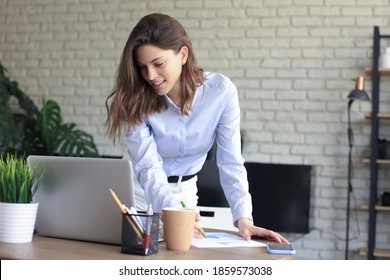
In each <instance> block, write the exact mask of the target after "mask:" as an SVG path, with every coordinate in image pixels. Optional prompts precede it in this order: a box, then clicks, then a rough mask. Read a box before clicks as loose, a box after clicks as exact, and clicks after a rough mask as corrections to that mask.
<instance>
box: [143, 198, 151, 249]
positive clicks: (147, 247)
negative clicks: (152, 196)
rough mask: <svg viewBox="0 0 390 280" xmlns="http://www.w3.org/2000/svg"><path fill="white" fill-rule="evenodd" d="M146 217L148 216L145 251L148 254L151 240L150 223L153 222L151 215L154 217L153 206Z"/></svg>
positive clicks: (149, 208)
mask: <svg viewBox="0 0 390 280" xmlns="http://www.w3.org/2000/svg"><path fill="white" fill-rule="evenodd" d="M146 215H147V219H146V229H145V236H144V249H145V253H146V254H148V251H149V239H150V223H151V222H152V218H151V215H153V208H152V205H151V204H149V207H148V210H147V212H146Z"/></svg>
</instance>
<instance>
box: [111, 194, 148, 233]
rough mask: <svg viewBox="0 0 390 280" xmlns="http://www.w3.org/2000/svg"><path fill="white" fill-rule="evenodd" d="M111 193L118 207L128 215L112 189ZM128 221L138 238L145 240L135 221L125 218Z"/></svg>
mask: <svg viewBox="0 0 390 280" xmlns="http://www.w3.org/2000/svg"><path fill="white" fill-rule="evenodd" d="M110 193H111V196H112V197H113V198H114V200H115V202H116V204H118V207H119V209H120V210H121V212H122V214H125V215H126V214H127V211H126V209H125V208H124V207H123V206H122V205H123V204H122V203H121V201H120V200H119V198H118V197H117V195H116V194H115V193H114V191H113V190H112V189H111V188H110ZM125 217H126V219H127V221H128V222H129V224H130V226H131V227H132V228H133V230H134V232H135V233H136V234H137V236H138V238H139V239H141V240H143V236H142V234H141V233H140V232H139V229H138V228H137V226H136V224H135V223H133V221H132V220H131V219H130V217H129V216H127V215H126V216H125Z"/></svg>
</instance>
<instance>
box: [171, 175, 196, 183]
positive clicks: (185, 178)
mask: <svg viewBox="0 0 390 280" xmlns="http://www.w3.org/2000/svg"><path fill="white" fill-rule="evenodd" d="M195 176H196V174H194V175H188V176H182V177H181V181H182V182H184V181H187V180H189V179H192V178H194V177H195ZM179 177H180V176H169V177H168V183H177V182H178V181H179Z"/></svg>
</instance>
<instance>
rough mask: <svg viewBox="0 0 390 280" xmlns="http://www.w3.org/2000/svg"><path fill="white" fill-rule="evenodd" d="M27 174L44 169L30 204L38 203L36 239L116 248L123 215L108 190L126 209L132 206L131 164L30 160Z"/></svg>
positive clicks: (52, 158) (73, 159)
mask: <svg viewBox="0 0 390 280" xmlns="http://www.w3.org/2000/svg"><path fill="white" fill-rule="evenodd" d="M27 161H28V164H29V167H30V169H31V168H32V167H33V166H34V165H35V164H37V163H38V162H40V164H44V165H45V167H46V171H45V174H44V179H43V182H42V185H41V186H40V187H39V188H38V191H37V192H36V193H35V195H34V197H33V200H34V201H36V202H38V203H39V206H38V213H37V220H36V231H37V233H38V234H39V235H43V236H49V237H57V238H66V239H76V240H83V241H92V242H100V243H108V244H120V243H121V233H122V214H121V211H120V209H119V207H118V204H116V202H115V200H114V199H113V197H112V196H111V193H110V191H109V189H110V188H111V189H112V190H113V191H114V192H115V194H116V195H117V196H118V198H119V199H120V201H121V202H122V203H123V204H125V205H126V206H127V207H131V206H135V205H134V204H135V202H134V188H133V178H132V168H131V164H130V161H128V160H124V159H113V158H82V157H57V156H29V157H28V160H27Z"/></svg>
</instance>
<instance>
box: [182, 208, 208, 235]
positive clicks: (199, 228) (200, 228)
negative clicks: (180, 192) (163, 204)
mask: <svg viewBox="0 0 390 280" xmlns="http://www.w3.org/2000/svg"><path fill="white" fill-rule="evenodd" d="M180 203H181V206H183V208H187V205H186V204H185V203H184V201H181V202H180ZM198 230H199V231H200V233H201V234H202V235H203V237H204V238H206V239H207V235H206V233H205V232H204V230H203V229H202V227H198Z"/></svg>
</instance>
